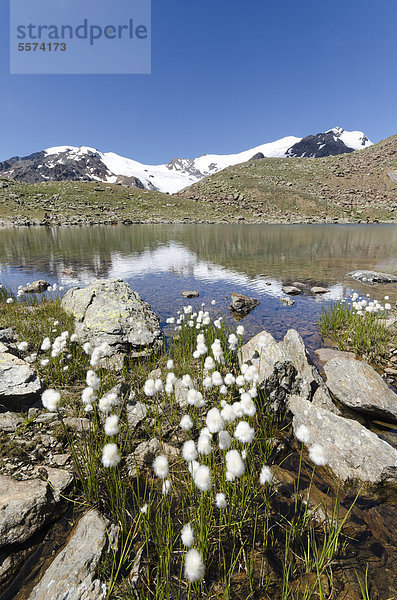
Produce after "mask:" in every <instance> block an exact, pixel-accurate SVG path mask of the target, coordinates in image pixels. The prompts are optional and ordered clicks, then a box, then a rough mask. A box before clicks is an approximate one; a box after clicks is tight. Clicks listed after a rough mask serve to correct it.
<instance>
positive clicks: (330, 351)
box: [314, 348, 356, 363]
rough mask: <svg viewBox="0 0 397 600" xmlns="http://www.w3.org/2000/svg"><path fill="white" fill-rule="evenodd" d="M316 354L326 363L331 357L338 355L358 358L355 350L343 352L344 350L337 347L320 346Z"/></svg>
mask: <svg viewBox="0 0 397 600" xmlns="http://www.w3.org/2000/svg"><path fill="white" fill-rule="evenodd" d="M314 354H315V355H316V356H317V358H318V360H319V361H320V362H321V363H326V362H328V361H329V360H331V358H337V357H339V358H347V359H354V358H356V355H355V354H354V352H343V351H342V350H336V348H318V349H317V350H315V351H314Z"/></svg>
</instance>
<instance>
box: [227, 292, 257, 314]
mask: <svg viewBox="0 0 397 600" xmlns="http://www.w3.org/2000/svg"><path fill="white" fill-rule="evenodd" d="M230 304H231V308H232V310H234V311H236V312H237V313H238V314H240V315H248V313H250V312H251V310H252V309H253V308H255V306H258V305H259V304H260V302H259V300H257V299H256V298H249V297H248V296H244V295H243V294H236V292H232V293H231V294H230Z"/></svg>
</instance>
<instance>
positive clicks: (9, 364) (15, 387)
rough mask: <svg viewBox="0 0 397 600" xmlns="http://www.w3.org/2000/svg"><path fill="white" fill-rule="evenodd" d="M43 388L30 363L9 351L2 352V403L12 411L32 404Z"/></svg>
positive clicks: (0, 385)
mask: <svg viewBox="0 0 397 600" xmlns="http://www.w3.org/2000/svg"><path fill="white" fill-rule="evenodd" d="M42 389H43V385H42V383H41V381H40V379H39V378H38V377H37V375H36V373H35V372H34V371H33V369H32V368H31V367H30V366H29V365H28V363H26V362H25V361H24V360H22V359H20V358H18V357H17V356H14V355H13V354H11V353H9V352H0V405H2V406H5V407H6V408H8V409H9V410H12V411H18V410H20V409H21V408H26V407H28V406H32V405H33V404H34V403H35V402H36V401H37V400H38V399H39V397H40V393H41V391H42Z"/></svg>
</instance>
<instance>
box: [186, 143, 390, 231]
mask: <svg viewBox="0 0 397 600" xmlns="http://www.w3.org/2000/svg"><path fill="white" fill-rule="evenodd" d="M304 143H306V142H304V141H302V142H300V144H304ZM179 195H180V196H182V197H184V198H186V199H190V200H195V201H196V202H199V203H200V204H208V206H214V205H215V206H217V208H218V210H219V211H221V212H224V213H229V214H233V213H235V214H236V212H238V213H239V214H240V217H241V219H240V220H242V221H243V220H246V219H247V218H248V220H249V219H251V218H252V216H254V217H255V218H256V219H257V221H258V222H261V221H287V222H288V221H294V222H299V221H306V220H308V219H309V220H310V219H313V220H316V221H322V220H330V219H331V220H332V219H342V220H343V219H344V220H348V221H357V220H368V221H373V220H386V221H388V220H395V216H396V210H397V135H394V136H392V137H390V138H388V139H386V140H383V141H382V142H379V143H378V144H375V145H372V146H371V147H368V148H365V149H364V150H362V151H360V152H352V153H349V154H343V155H339V156H329V157H324V158H316V159H313V158H306V157H305V158H296V159H295V160H288V159H285V158H262V159H261V158H259V159H257V160H251V161H248V162H246V163H244V164H241V165H236V166H234V167H229V168H228V169H225V170H224V171H222V172H220V173H217V174H215V175H212V176H211V177H208V178H206V179H205V180H203V181H201V182H199V183H196V184H195V185H192V186H191V187H190V188H188V189H186V190H184V191H182V192H180V194H179Z"/></svg>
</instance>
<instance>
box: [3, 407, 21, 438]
mask: <svg viewBox="0 0 397 600" xmlns="http://www.w3.org/2000/svg"><path fill="white" fill-rule="evenodd" d="M22 422H23V419H22V417H20V416H19V415H17V414H16V413H13V412H5V413H0V431H4V432H5V433H14V431H15V430H16V428H17V427H18V425H20V424H21V423H22Z"/></svg>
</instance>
